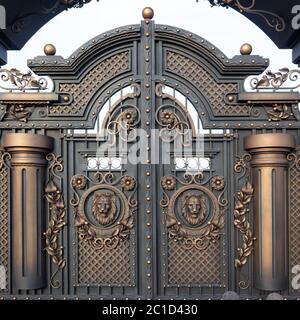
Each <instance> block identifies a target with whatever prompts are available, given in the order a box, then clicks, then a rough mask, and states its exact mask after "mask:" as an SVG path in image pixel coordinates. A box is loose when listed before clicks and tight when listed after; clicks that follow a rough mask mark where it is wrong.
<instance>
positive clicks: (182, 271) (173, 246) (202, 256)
mask: <svg viewBox="0 0 300 320" xmlns="http://www.w3.org/2000/svg"><path fill="white" fill-rule="evenodd" d="M168 275H169V277H168V284H169V285H193V284H198V285H205V284H212V285H213V284H216V285H219V284H221V248H220V243H214V244H213V243H212V244H211V245H210V246H209V247H208V248H207V249H206V250H203V251H200V250H197V249H195V248H194V249H192V250H187V249H185V248H184V247H183V246H182V245H181V244H180V242H174V241H171V242H170V243H169V252H168Z"/></svg>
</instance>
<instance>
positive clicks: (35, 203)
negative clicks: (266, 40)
mask: <svg viewBox="0 0 300 320" xmlns="http://www.w3.org/2000/svg"><path fill="white" fill-rule="evenodd" d="M144 18H145V20H144V21H142V23H141V25H130V26H126V27H122V28H118V29H116V30H112V31H110V32H107V33H105V34H102V35H100V36H98V37H96V38H95V39H93V40H91V41H89V42H87V43H86V44H85V45H83V46H82V47H81V48H79V49H78V50H77V51H76V52H75V53H74V54H73V55H72V56H71V57H70V58H69V59H63V58H62V57H60V56H55V55H54V54H55V53H54V51H53V47H51V46H48V48H47V53H48V55H46V56H42V57H36V58H34V59H32V60H29V61H28V65H29V67H30V68H31V70H32V71H34V72H35V73H36V74H37V75H39V76H47V77H50V78H51V81H52V82H53V90H50V91H51V92H50V91H49V90H48V91H47V90H45V89H46V88H47V87H49V85H48V83H47V79H46V78H40V79H35V78H34V77H33V76H32V75H31V74H29V73H28V74H21V73H20V72H19V71H18V70H15V69H13V70H1V71H2V80H3V82H5V81H7V83H9V82H11V85H12V88H8V89H9V91H8V92H2V93H0V101H1V110H0V119H1V122H0V128H1V137H2V146H3V148H2V154H1V165H0V170H1V181H0V189H1V199H0V201H1V210H0V218H1V219H0V240H1V241H0V265H1V266H2V274H1V275H2V277H3V281H2V284H4V285H3V287H2V288H0V289H1V291H0V292H1V297H2V298H8V299H10V298H13V297H16V298H22V299H23V298H25V297H27V298H32V299H37V298H43V299H51V298H59V299H60V298H63V297H65V298H70V299H75V298H84V299H89V298H91V299H93V298H95V299H99V298H112V297H113V298H121V299H125V298H128V299H137V298H141V299H143V298H193V299H195V298H197V299H207V298H221V297H222V295H223V294H224V293H225V292H227V291H236V292H238V293H239V294H240V295H241V296H243V297H245V298H250V297H251V298H258V297H261V296H264V295H265V294H266V292H268V291H279V292H280V293H282V294H283V295H285V296H289V297H293V296H297V290H295V288H294V289H293V288H292V287H291V285H290V283H291V281H290V280H291V279H292V274H291V272H292V268H293V267H294V266H296V265H297V264H300V261H299V249H298V248H299V245H300V239H299V232H298V230H299V219H298V218H297V216H299V213H300V206H299V205H298V202H299V201H298V200H297V199H298V198H299V197H298V193H299V192H298V191H299V190H298V189H299V187H298V182H297V181H298V180H299V172H300V168H299V151H297V149H296V146H297V145H299V128H300V122H299V109H298V101H299V100H300V95H299V94H298V93H296V92H293V91H291V90H289V91H288V92H287V91H284V90H280V88H279V87H281V85H283V84H284V82H286V80H287V77H288V76H289V75H291V78H290V79H291V80H297V78H294V77H293V73H291V72H290V71H289V70H283V71H282V74H281V76H282V77H280V76H279V75H278V74H277V75H274V77H275V79H273V78H274V77H272V75H270V74H269V79H268V78H267V79H266V78H264V80H263V81H259V80H255V79H254V80H252V83H251V84H252V86H253V88H254V89H255V90H253V91H252V92H246V91H245V89H244V81H245V78H246V77H247V76H249V75H258V74H260V73H262V72H263V71H264V70H265V68H266V67H267V66H268V63H269V61H268V60H266V59H263V58H262V57H259V56H253V55H239V56H235V57H234V58H233V59H228V58H227V57H226V56H225V55H224V54H223V53H221V52H220V51H219V50H218V49H217V48H216V47H214V46H213V45H211V44H210V43H209V42H207V41H206V40H204V39H202V38H200V37H199V36H196V35H194V34H192V33H190V32H187V31H184V30H182V29H179V28H174V27H170V26H163V25H155V24H154V22H153V21H152V20H151V19H152V14H151V11H150V12H148V13H147V11H145V12H144ZM298 73H299V72H298ZM294 75H297V72H296V73H295V74H294ZM272 80H273V82H272ZM48 82H49V80H48ZM272 84H275V88H276V89H277V90H274V88H273V87H272ZM261 88H263V89H264V90H260V89H261ZM14 89H19V91H14ZM20 89H21V90H23V92H20ZM137 145H138V146H139V147H138V148H137V147H136V146H137ZM45 179H46V180H45ZM253 252H254V255H253V257H252V253H253ZM46 253H47V254H48V255H47V256H48V258H47V256H46ZM46 258H47V259H46ZM293 272H297V271H295V269H294V271H293ZM289 274H290V275H289Z"/></svg>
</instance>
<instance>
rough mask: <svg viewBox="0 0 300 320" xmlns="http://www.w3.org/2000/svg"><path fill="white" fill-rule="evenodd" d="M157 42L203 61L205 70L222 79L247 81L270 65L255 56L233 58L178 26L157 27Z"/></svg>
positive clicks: (267, 61) (265, 60)
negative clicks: (230, 78) (249, 77)
mask: <svg viewBox="0 0 300 320" xmlns="http://www.w3.org/2000/svg"><path fill="white" fill-rule="evenodd" d="M155 39H156V40H157V41H162V43H163V45H169V46H170V47H171V48H174V49H177V50H180V51H182V52H183V53H186V54H187V55H188V56H191V57H194V58H195V59H198V60H200V62H201V64H202V65H203V67H204V68H206V69H207V70H208V71H209V72H211V73H213V74H214V75H215V77H216V78H219V79H225V78H227V77H233V78H236V79H244V78H245V77H247V76H248V75H256V74H261V73H262V72H264V70H265V69H266V68H267V67H268V66H269V63H270V61H269V59H266V58H263V57H261V56H258V55H251V54H246V55H242V54H239V55H236V56H234V57H233V58H229V57H227V56H226V55H225V54H224V52H222V51H221V50H219V49H218V48H217V47H216V46H215V45H213V44H212V43H210V42H209V41H207V40H206V39H204V38H202V37H201V36H199V35H197V34H195V33H192V32H190V31H188V30H184V29H181V28H177V27H174V26H168V25H160V24H158V25H156V26H155Z"/></svg>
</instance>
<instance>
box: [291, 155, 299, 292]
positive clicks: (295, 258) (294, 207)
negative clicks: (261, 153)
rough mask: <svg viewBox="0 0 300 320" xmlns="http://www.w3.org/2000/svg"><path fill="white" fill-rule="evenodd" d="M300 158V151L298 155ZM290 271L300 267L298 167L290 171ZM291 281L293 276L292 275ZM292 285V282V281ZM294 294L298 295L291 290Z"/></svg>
mask: <svg viewBox="0 0 300 320" xmlns="http://www.w3.org/2000/svg"><path fill="white" fill-rule="evenodd" d="M298 156H299V157H300V151H299V153H298ZM289 180H290V214H289V215H290V270H291V269H292V268H293V267H294V266H296V265H300V171H299V170H298V169H297V167H295V166H294V167H292V168H291V170H290V177H289ZM290 277H291V279H292V278H293V275H290ZM290 283H291V281H290ZM291 290H292V292H294V293H298V294H299V290H297V291H295V290H293V289H292V288H291Z"/></svg>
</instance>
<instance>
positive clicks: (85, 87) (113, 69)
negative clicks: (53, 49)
mask: <svg viewBox="0 0 300 320" xmlns="http://www.w3.org/2000/svg"><path fill="white" fill-rule="evenodd" d="M129 67H130V65H129V52H128V51H126V52H122V53H119V54H116V55H114V56H112V57H110V58H108V59H106V60H104V61H102V62H101V63H99V64H98V65H97V66H95V67H94V68H93V69H92V70H90V71H89V72H88V73H87V74H86V75H85V77H84V78H83V79H82V80H81V81H80V83H79V84H77V83H61V84H60V86H59V91H60V92H68V93H71V94H72V95H73V99H74V101H73V103H72V104H71V105H70V106H52V107H50V114H62V115H63V114H66V115H68V114H81V113H82V112H83V111H84V109H85V107H86V105H87V103H88V101H89V100H90V99H91V97H92V96H93V94H94V93H95V92H96V91H97V89H99V88H100V87H101V86H102V85H103V84H104V82H106V81H107V80H109V79H111V78H112V77H114V76H116V75H118V74H121V73H123V72H125V71H127V70H129Z"/></svg>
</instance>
